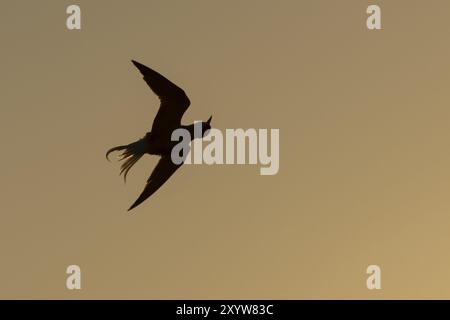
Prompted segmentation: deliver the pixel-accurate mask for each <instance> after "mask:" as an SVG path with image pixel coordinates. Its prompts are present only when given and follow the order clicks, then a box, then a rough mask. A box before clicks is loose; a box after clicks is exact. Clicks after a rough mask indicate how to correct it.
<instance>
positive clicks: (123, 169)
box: [106, 139, 145, 181]
mask: <svg viewBox="0 0 450 320" xmlns="http://www.w3.org/2000/svg"><path fill="white" fill-rule="evenodd" d="M122 150H123V152H122V153H121V154H120V155H119V161H122V160H125V162H124V163H122V165H121V166H120V174H122V173H123V179H124V181H126V180H127V174H128V171H130V169H131V167H132V166H134V164H135V163H136V162H138V161H139V159H140V158H142V156H143V155H144V154H145V140H144V139H140V140H138V141H136V142H133V143H130V144H128V145H124V146H118V147H114V148H111V149H109V150H108V152H106V159H107V160H108V161H109V158H108V156H109V154H110V153H111V152H114V151H122Z"/></svg>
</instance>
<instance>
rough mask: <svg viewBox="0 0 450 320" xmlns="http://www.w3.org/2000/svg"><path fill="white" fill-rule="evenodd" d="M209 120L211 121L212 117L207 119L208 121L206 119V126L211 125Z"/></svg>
mask: <svg viewBox="0 0 450 320" xmlns="http://www.w3.org/2000/svg"><path fill="white" fill-rule="evenodd" d="M211 119H212V116H211V117H209V119H208V121H206V123H207V124H211Z"/></svg>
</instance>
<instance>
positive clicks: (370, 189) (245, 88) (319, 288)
mask: <svg viewBox="0 0 450 320" xmlns="http://www.w3.org/2000/svg"><path fill="white" fill-rule="evenodd" d="M70 4H73V2H72V1H66V0H64V1H57V0H42V1H33V2H32V1H13V0H5V1H2V5H1V10H0V21H1V28H0V42H1V44H0V45H1V53H0V56H1V70H2V72H1V75H0V87H1V88H2V94H1V95H0V104H1V109H0V110H1V111H0V112H1V113H0V139H1V140H0V142H1V145H2V147H3V156H2V160H1V162H2V167H3V170H2V174H1V178H2V179H1V181H2V184H1V187H0V188H1V190H0V191H1V194H2V201H1V202H0V210H1V211H0V212H1V215H2V223H1V224H0V252H1V257H2V258H1V262H0V271H1V273H0V298H26V299H30V298H41V299H48V298H57V299H62V298H68V299H81V298H84V299H92V298H103V299H108V298H113V299H117V298H123V299H131V298H135V299H197V298H202V299H220V298H235V299H244V298H248V299H312V298H323V299H331V298H340V299H348V298H358V299H362V298H364V299H365V298H368V299H380V298H384V299H391V298H449V297H450V271H449V270H450V254H449V252H450V250H449V244H450V233H449V229H450V197H449V193H450V165H449V164H450V151H449V137H450V126H449V119H450V109H449V105H450V94H449V90H448V85H449V80H450V63H449V56H450V42H449V40H448V36H449V34H450V25H449V24H448V12H449V11H450V2H449V1H447V0H442V1H440V0H432V1H423V0H422V1H418V0H396V1H382V0H377V1H365V0H364V1H361V0H348V1H331V0H327V1H325V0H308V1H298V0H295V1H294V0H283V1H277V2H275V1H268V0H247V1H238V0H232V1H207V0H189V1H181V0H179V1H175V0H170V1H137V0H136V1H106V0H96V1H86V0H81V1H77V2H76V4H78V5H79V6H80V8H81V12H82V28H81V30H73V31H69V30H67V28H66V18H67V14H66V12H65V11H66V8H67V6H68V5H70ZM369 4H378V5H379V6H380V7H381V10H382V30H375V31H369V30H368V29H367V28H366V18H367V14H366V8H367V6H368V5H369ZM130 59H136V60H137V61H140V62H142V63H144V64H146V65H148V66H149V67H152V68H154V69H155V70H158V71H160V72H161V73H163V74H164V75H165V76H167V77H168V78H169V79H171V80H172V81H174V82H175V83H176V84H178V85H180V86H181V87H182V88H183V89H185V91H186V92H187V94H188V96H189V97H190V100H191V103H192V104H191V107H190V108H189V110H188V111H187V113H186V114H185V117H184V118H183V121H184V123H191V122H193V121H194V120H201V119H203V120H206V119H207V118H208V117H209V116H210V115H211V114H212V115H213V123H212V124H213V126H214V127H216V128H218V129H221V130H224V129H226V128H269V129H270V128H279V129H280V170H279V173H278V174H277V175H275V176H261V175H260V174H259V167H258V166H249V165H240V166H239V165H216V166H208V165H186V166H183V167H182V168H181V169H180V170H179V171H178V172H176V173H175V175H174V176H173V177H172V178H171V179H170V180H169V181H168V182H167V183H166V184H165V185H164V186H163V187H162V188H161V189H160V190H159V191H158V192H157V193H156V194H155V195H154V196H152V198H150V199H149V200H148V201H146V202H145V203H143V204H142V205H141V206H139V207H138V208H136V209H135V210H134V213H133V214H129V213H127V212H126V209H127V208H128V207H129V205H130V204H131V203H132V202H133V201H134V200H135V198H136V197H137V196H138V194H139V193H140V192H141V190H142V188H143V186H144V184H145V181H146V180H147V177H148V175H149V174H150V172H151V170H152V169H153V166H154V165H155V164H156V162H157V158H156V157H150V156H147V157H145V158H144V159H143V160H141V161H140V162H139V163H138V164H137V165H136V166H135V167H134V168H133V169H132V171H131V172H130V174H129V178H128V181H127V183H126V184H124V183H123V180H122V178H121V177H119V175H118V172H119V164H118V163H117V162H113V163H108V162H107V161H106V160H105V158H104V154H105V152H106V150H107V149H108V148H110V147H112V146H115V145H118V144H124V143H130V142H132V141H135V140H136V139H138V138H140V137H142V136H143V135H144V134H145V132H147V131H148V130H150V126H151V123H152V121H153V117H154V116H155V114H156V112H157V110H158V106H159V103H158V99H157V98H156V96H154V95H153V93H152V92H151V91H150V89H148V87H147V86H146V84H145V82H144V81H143V80H142V78H141V75H140V74H139V72H138V71H137V70H136V69H135V68H134V67H133V65H132V64H131V62H130ZM71 264H76V265H79V266H80V267H81V270H82V289H81V290H79V291H77V290H74V291H69V290H67V289H66V286H65V283H66V282H65V281H66V277H67V274H66V273H65V271H66V268H67V266H69V265H71ZM371 264H376V265H379V266H380V267H381V271H382V289H381V290H368V289H367V288H366V278H367V274H366V268H367V266H369V265H371Z"/></svg>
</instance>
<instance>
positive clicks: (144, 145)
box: [106, 60, 190, 210]
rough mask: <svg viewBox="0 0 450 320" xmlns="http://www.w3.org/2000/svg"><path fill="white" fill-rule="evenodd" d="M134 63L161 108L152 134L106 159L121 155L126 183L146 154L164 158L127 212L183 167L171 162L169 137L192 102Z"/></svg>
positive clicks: (156, 74)
mask: <svg viewBox="0 0 450 320" xmlns="http://www.w3.org/2000/svg"><path fill="white" fill-rule="evenodd" d="M132 62H133V64H134V65H135V66H136V68H138V70H139V71H140V72H141V74H142V75H143V78H144V81H145V82H146V83H147V84H148V86H149V87H150V89H152V91H153V92H154V93H155V94H156V95H157V96H158V98H159V100H160V107H159V110H158V113H157V114H156V117H155V119H154V120H153V125H152V128H151V131H150V132H149V133H147V134H146V135H145V136H144V137H143V138H142V139H140V140H138V141H136V142H133V143H130V144H128V145H122V146H118V147H115V148H112V149H110V150H108V152H107V153H106V157H107V158H108V155H109V154H110V153H111V152H113V151H122V153H121V155H120V158H119V160H121V161H124V162H123V163H122V165H121V171H120V174H123V175H124V179H126V176H127V174H128V171H129V170H130V169H131V167H133V165H134V164H135V163H136V162H137V161H138V160H139V159H140V158H141V157H142V156H143V155H144V154H151V155H158V156H160V157H161V158H160V159H159V162H158V164H157V165H156V167H155V168H154V169H153V171H152V173H151V175H150V177H149V178H148V180H147V184H146V185H145V188H144V190H143V191H142V193H141V194H140V196H139V197H138V198H137V200H136V201H135V202H134V203H133V204H132V205H131V207H130V208H129V209H128V210H131V209H133V208H135V207H137V206H138V205H139V204H141V203H142V202H144V201H145V200H146V199H147V198H149V197H150V196H151V195H152V194H153V193H155V192H156V191H157V190H158V189H159V188H160V187H161V186H162V185H163V184H164V183H165V182H166V181H167V180H168V179H169V178H170V177H171V176H172V175H173V174H174V173H175V171H176V170H177V169H178V168H179V167H180V166H181V164H180V165H177V164H174V163H173V162H172V159H171V156H170V153H171V149H172V148H171V147H172V144H173V142H172V141H171V139H170V137H171V134H172V132H173V130H174V129H176V128H179V127H180V126H181V118H182V117H183V114H184V113H185V111H186V110H187V109H188V107H189V105H190V101H189V98H188V97H187V96H186V94H185V92H184V91H183V89H181V88H179V87H178V86H177V85H175V84H173V83H172V82H171V81H169V80H168V79H166V78H165V77H164V76H162V75H161V74H159V73H158V72H156V71H154V70H152V69H150V68H148V67H146V66H144V65H143V64H140V63H139V62H136V61H134V60H132Z"/></svg>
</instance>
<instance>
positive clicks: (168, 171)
mask: <svg viewBox="0 0 450 320" xmlns="http://www.w3.org/2000/svg"><path fill="white" fill-rule="evenodd" d="M181 165H182V164H174V163H173V162H172V159H171V157H170V156H163V157H161V159H160V160H159V162H158V164H157V165H156V167H155V169H153V172H152V174H151V175H150V178H148V180H147V185H146V186H145V188H144V191H142V193H141V195H140V196H139V198H137V200H136V201H135V202H134V203H133V205H132V206H131V207H130V208H129V209H128V211H130V210H131V209H133V208H135V207H137V206H138V205H140V204H141V203H142V202H144V201H145V200H146V199H147V198H148V197H150V196H151V195H152V194H153V193H155V192H156V191H157V190H158V189H159V188H160V187H161V186H162V185H163V184H164V183H165V182H166V181H167V180H168V179H169V178H170V177H171V176H172V174H174V172H175V171H177V169H178V168H179V167H181Z"/></svg>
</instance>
